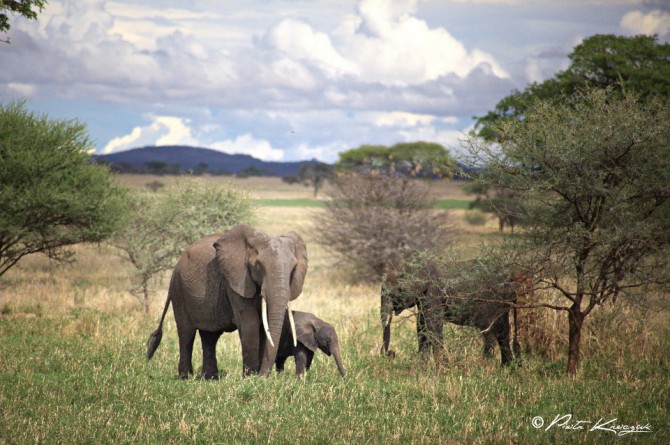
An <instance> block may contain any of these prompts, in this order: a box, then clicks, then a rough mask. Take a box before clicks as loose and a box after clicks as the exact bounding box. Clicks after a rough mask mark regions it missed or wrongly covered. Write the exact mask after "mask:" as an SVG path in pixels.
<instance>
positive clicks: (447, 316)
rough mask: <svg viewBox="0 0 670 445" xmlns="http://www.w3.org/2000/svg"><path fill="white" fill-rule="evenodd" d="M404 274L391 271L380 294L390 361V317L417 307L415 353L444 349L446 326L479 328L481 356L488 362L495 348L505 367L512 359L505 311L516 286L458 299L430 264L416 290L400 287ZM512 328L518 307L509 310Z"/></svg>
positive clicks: (385, 347)
mask: <svg viewBox="0 0 670 445" xmlns="http://www.w3.org/2000/svg"><path fill="white" fill-rule="evenodd" d="M404 273H405V272H404V271H403V269H402V268H401V269H400V270H397V271H395V270H393V271H391V272H389V273H388V274H387V277H386V280H385V281H384V283H383V284H382V291H381V322H382V328H383V337H382V342H383V344H382V354H384V355H389V356H394V355H395V353H394V352H393V351H390V350H389V343H390V340H391V320H392V318H393V314H395V315H399V314H400V313H401V312H402V311H403V310H405V309H410V308H412V307H415V306H416V307H417V327H416V330H417V340H418V343H419V352H421V353H422V354H425V353H437V352H440V351H442V350H443V349H444V339H443V327H444V322H448V323H453V324H456V325H459V326H471V327H475V328H477V329H479V330H480V331H481V332H482V335H483V338H484V355H485V356H486V357H490V356H491V355H492V351H493V348H495V345H496V343H497V344H498V346H499V348H500V357H501V364H502V365H503V366H505V365H508V364H509V363H510V362H512V360H513V359H514V355H513V354H512V351H511V350H510V344H509V342H510V321H509V311H510V309H511V308H513V306H514V303H515V302H516V291H515V286H514V283H513V282H512V281H511V280H510V281H509V282H502V283H498V285H496V286H495V287H494V289H493V290H490V289H488V290H482V291H481V295H479V296H472V295H468V297H467V298H463V297H459V295H458V291H457V290H455V289H453V288H451V289H449V290H448V291H447V292H445V289H444V287H443V286H442V285H443V283H444V276H443V274H444V273H443V272H442V271H440V270H437V269H436V268H435V267H432V266H430V265H429V267H427V268H426V270H425V271H424V272H423V273H425V275H423V276H422V277H421V278H422V279H420V280H416V282H417V283H421V284H417V287H416V288H414V289H404V288H402V286H401V285H400V283H401V282H402V276H403V274H404ZM512 310H513V315H514V322H515V324H516V308H513V309H512ZM516 332H517V329H515V330H514V352H515V353H516V356H517V359H518V358H520V353H519V350H520V347H519V343H518V339H517V335H516Z"/></svg>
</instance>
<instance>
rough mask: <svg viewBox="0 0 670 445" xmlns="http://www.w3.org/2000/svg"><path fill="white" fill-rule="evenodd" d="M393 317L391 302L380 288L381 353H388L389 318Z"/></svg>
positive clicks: (389, 336)
mask: <svg viewBox="0 0 670 445" xmlns="http://www.w3.org/2000/svg"><path fill="white" fill-rule="evenodd" d="M392 318H393V302H392V301H391V298H390V297H389V296H388V295H387V294H386V292H384V290H383V289H382V300H381V321H382V329H383V331H384V332H383V335H382V350H381V352H382V355H388V353H389V343H390V342H391V320H392Z"/></svg>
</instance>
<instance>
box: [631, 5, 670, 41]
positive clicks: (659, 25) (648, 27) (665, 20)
mask: <svg viewBox="0 0 670 445" xmlns="http://www.w3.org/2000/svg"><path fill="white" fill-rule="evenodd" d="M621 28H622V29H623V30H624V31H625V32H627V33H628V34H631V35H635V34H647V35H653V34H658V35H659V36H661V37H663V36H668V35H669V34H670V12H667V11H661V10H660V9H656V10H653V11H651V12H649V13H647V14H645V13H643V12H641V11H630V12H628V13H627V14H626V15H624V16H623V18H622V19H621Z"/></svg>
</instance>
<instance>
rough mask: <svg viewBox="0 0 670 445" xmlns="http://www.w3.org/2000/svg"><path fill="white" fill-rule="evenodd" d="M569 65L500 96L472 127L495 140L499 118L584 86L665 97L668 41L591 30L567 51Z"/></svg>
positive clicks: (669, 86) (669, 93) (669, 80)
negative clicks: (562, 69)
mask: <svg viewBox="0 0 670 445" xmlns="http://www.w3.org/2000/svg"><path fill="white" fill-rule="evenodd" d="M568 58H569V59H570V66H569V67H568V68H567V69H566V70H565V71H560V72H559V73H558V74H556V76H554V77H553V78H551V79H548V80H545V81H544V82H541V83H537V82H534V83H532V84H530V85H529V86H528V87H526V89H524V90H523V91H514V92H512V94H510V95H509V96H507V97H505V98H503V99H502V100H501V101H500V102H498V104H497V105H496V107H495V109H494V110H493V111H490V112H489V113H487V114H486V115H484V116H481V117H479V118H478V119H477V121H476V123H475V132H476V133H477V134H478V135H479V136H481V137H483V138H485V139H487V140H497V139H498V138H499V133H498V131H497V130H496V126H497V125H498V124H500V123H501V122H502V121H505V120H521V119H523V118H524V117H525V116H526V114H527V111H528V109H529V107H530V106H531V105H532V103H533V101H534V100H550V99H554V98H558V97H561V96H563V95H571V94H573V93H575V92H576V91H578V90H580V89H583V88H586V87H595V88H606V87H612V88H613V89H615V90H621V85H625V86H626V90H627V91H629V92H631V93H635V94H638V95H639V97H640V99H642V100H647V99H648V98H650V97H653V96H660V97H662V98H665V99H666V100H669V99H670V44H667V43H665V44H659V43H658V41H657V38H656V36H644V35H640V36H634V37H622V36H615V35H611V34H608V35H602V34H598V35H594V36H592V37H589V38H587V39H585V40H584V41H583V42H582V43H581V44H579V45H577V46H576V47H575V48H574V50H573V52H572V53H571V54H570V55H568Z"/></svg>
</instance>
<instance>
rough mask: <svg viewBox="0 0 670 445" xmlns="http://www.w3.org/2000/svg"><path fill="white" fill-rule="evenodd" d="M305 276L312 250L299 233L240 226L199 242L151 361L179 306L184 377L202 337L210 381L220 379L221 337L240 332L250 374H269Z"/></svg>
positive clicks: (150, 346)
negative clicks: (271, 232) (270, 232)
mask: <svg viewBox="0 0 670 445" xmlns="http://www.w3.org/2000/svg"><path fill="white" fill-rule="evenodd" d="M306 273H307V249H306V247H305V243H304V241H303V240H302V238H301V237H300V236H299V235H298V234H297V233H295V232H289V233H288V234H286V235H282V236H269V235H266V234H264V233H261V232H259V231H257V230H254V229H253V228H251V227H249V226H247V225H239V226H235V227H233V228H232V229H230V230H228V231H226V232H224V233H216V234H213V235H209V236H206V237H204V238H202V239H200V240H198V241H196V242H195V243H193V244H191V245H190V246H189V247H187V248H186V250H185V251H184V253H183V254H182V256H181V258H180V259H179V261H178V262H177V265H176V266H175V268H174V271H173V273H172V278H171V280H170V286H169V289H168V294H167V300H166V302H165V308H164V309H163V315H162V316H161V319H160V323H159V325H158V329H156V331H154V332H153V333H152V334H151V337H150V338H149V341H148V342H147V359H151V357H152V356H153V354H154V352H155V351H156V349H157V348H158V346H159V344H160V341H161V338H162V327H163V321H164V319H165V314H166V313H167V310H168V307H169V305H170V303H172V308H173V312H174V318H175V322H176V324H177V334H178V336H179V366H178V371H179V376H180V377H181V378H188V376H189V375H192V374H193V366H192V363H191V359H192V353H193V342H194V339H195V334H196V331H197V332H198V333H199V334H200V339H201V342H202V352H203V354H202V355H203V358H202V360H203V363H202V377H203V378H207V379H210V378H217V377H218V366H217V361H216V343H217V341H218V339H219V337H220V336H221V334H222V333H224V332H233V331H235V330H238V334H239V337H240V342H241V344H242V373H243V375H244V376H247V375H251V374H260V375H269V374H270V372H271V371H272V366H273V365H274V363H275V360H276V357H277V349H278V346H279V341H280V337H281V333H282V328H283V325H284V321H285V318H287V317H286V315H287V313H289V312H288V311H289V310H290V308H289V302H290V301H292V300H295V299H296V298H298V296H299V295H300V293H301V292H302V287H303V283H304V280H305V275H306ZM289 318H290V317H289ZM291 321H292V320H291Z"/></svg>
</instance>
